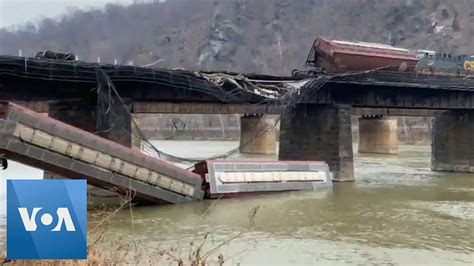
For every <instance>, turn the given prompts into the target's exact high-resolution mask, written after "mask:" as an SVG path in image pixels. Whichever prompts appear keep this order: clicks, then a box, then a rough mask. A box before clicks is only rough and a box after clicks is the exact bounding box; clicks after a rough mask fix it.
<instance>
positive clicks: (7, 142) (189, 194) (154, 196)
mask: <svg viewBox="0 0 474 266" xmlns="http://www.w3.org/2000/svg"><path fill="white" fill-rule="evenodd" d="M0 153H3V154H5V156H6V157H7V158H8V159H12V160H15V161H18V162H20V163H23V164H27V165H30V166H33V167H37V168H41V169H43V170H45V171H50V172H53V173H56V174H58V175H61V176H66V177H68V178H75V179H81V178H86V179H87V181H88V183H89V184H91V185H95V186H98V187H101V188H105V189H111V190H114V191H116V192H118V193H122V194H126V193H131V194H132V195H133V196H134V200H136V201H139V202H143V203H186V202H192V201H195V200H201V199H202V198H203V191H202V190H201V184H202V180H201V177H200V176H199V175H197V174H194V173H192V172H190V171H186V170H184V169H182V168H179V167H177V166H174V165H173V164H171V163H168V162H165V161H162V160H159V159H156V158H153V157H150V156H147V155H145V154H142V153H141V152H139V151H136V150H132V149H130V148H127V147H125V146H123V145H120V144H117V143H114V142H112V141H110V140H107V139H104V138H101V137H99V136H96V135H94V134H92V133H89V132H87V131H84V130H81V129H78V128H75V127H73V126H70V125H68V124H65V123H62V122H60V121H58V120H55V119H52V118H49V117H46V116H44V115H41V114H39V113H35V112H33V111H31V110H28V109H26V108H23V107H20V106H18V105H15V104H12V103H8V102H0Z"/></svg>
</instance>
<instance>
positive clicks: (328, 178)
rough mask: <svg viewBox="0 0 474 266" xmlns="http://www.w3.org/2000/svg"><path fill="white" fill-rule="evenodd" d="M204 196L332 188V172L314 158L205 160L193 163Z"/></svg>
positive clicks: (213, 196) (216, 196)
mask: <svg viewBox="0 0 474 266" xmlns="http://www.w3.org/2000/svg"><path fill="white" fill-rule="evenodd" d="M193 172H194V173H196V174H199V175H200V176H201V178H202V180H203V190H204V193H205V197H206V198H219V197H235V196H241V194H262V193H271V192H281V191H297V190H318V189H324V190H327V189H330V188H332V174H331V172H330V171H329V166H328V165H327V164H326V163H325V162H318V161H231V160H206V161H201V162H199V163H197V164H196V165H195V166H194V171H193Z"/></svg>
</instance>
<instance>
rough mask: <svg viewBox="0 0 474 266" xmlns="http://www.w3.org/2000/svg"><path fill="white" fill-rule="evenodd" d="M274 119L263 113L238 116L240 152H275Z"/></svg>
mask: <svg viewBox="0 0 474 266" xmlns="http://www.w3.org/2000/svg"><path fill="white" fill-rule="evenodd" d="M276 138H277V137H276V129H275V120H274V119H272V118H270V117H268V116H264V115H263V114H245V115H244V116H242V117H241V118H240V153H246V154H262V155H273V154H276Z"/></svg>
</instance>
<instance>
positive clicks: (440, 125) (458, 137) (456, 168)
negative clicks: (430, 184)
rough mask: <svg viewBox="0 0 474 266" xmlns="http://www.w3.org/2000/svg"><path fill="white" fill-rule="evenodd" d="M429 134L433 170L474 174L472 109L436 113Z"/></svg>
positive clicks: (473, 123)
mask: <svg viewBox="0 0 474 266" xmlns="http://www.w3.org/2000/svg"><path fill="white" fill-rule="evenodd" d="M432 132H433V138H432V141H431V168H432V170H434V171H449V172H467V173H474V110H459V111H446V112H443V113H441V114H438V115H437V116H436V117H435V120H434V124H433V131H432Z"/></svg>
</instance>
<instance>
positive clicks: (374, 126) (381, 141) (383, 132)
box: [359, 115, 398, 154]
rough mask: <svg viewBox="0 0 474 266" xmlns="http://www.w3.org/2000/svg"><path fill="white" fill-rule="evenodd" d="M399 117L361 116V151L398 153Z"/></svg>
mask: <svg viewBox="0 0 474 266" xmlns="http://www.w3.org/2000/svg"><path fill="white" fill-rule="evenodd" d="M397 130H398V124H397V119H395V118H390V117H387V116H381V115H377V116H362V117H361V118H359V153H379V154H398V136H397Z"/></svg>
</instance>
